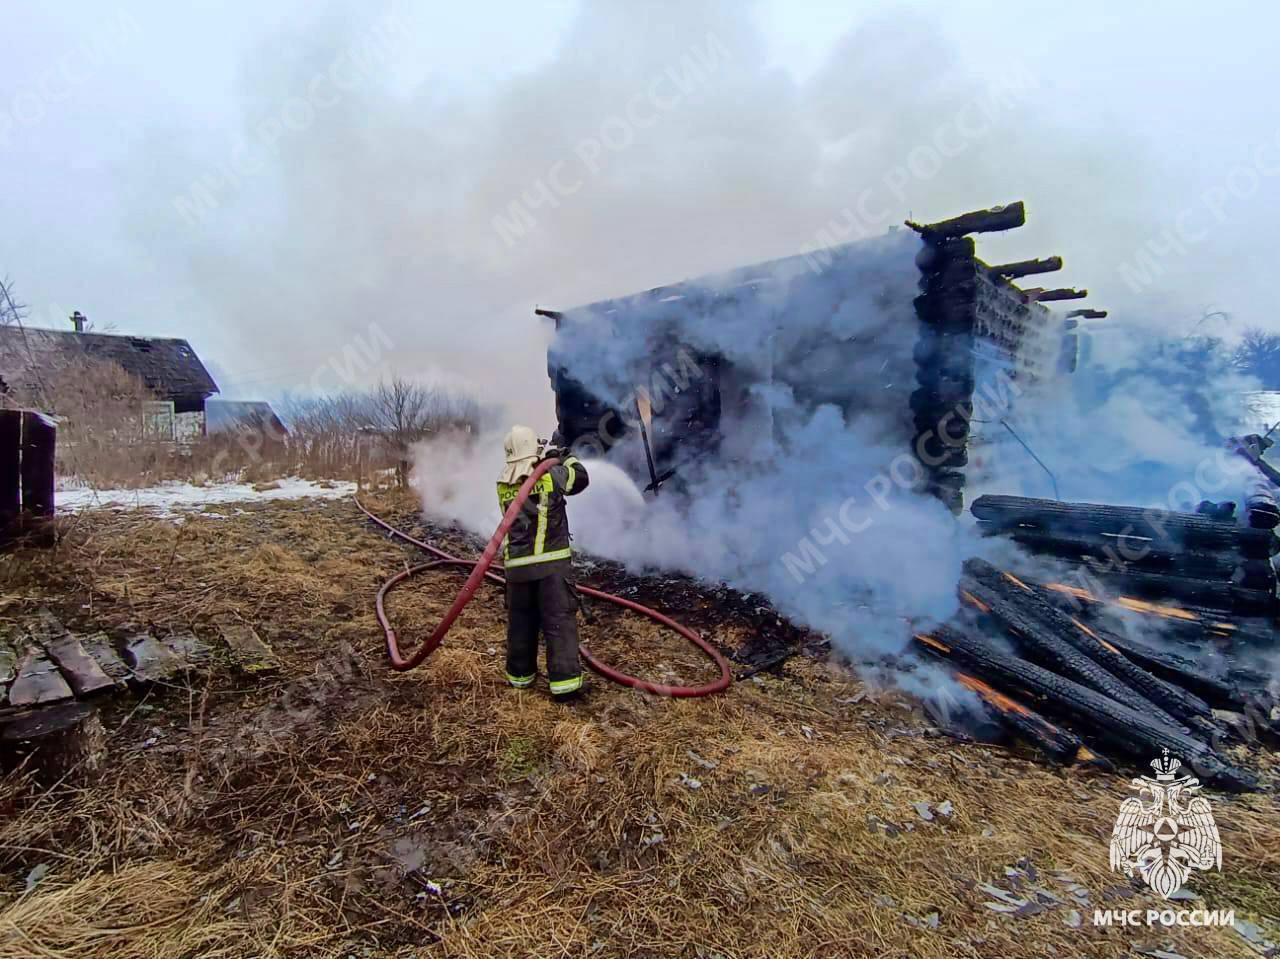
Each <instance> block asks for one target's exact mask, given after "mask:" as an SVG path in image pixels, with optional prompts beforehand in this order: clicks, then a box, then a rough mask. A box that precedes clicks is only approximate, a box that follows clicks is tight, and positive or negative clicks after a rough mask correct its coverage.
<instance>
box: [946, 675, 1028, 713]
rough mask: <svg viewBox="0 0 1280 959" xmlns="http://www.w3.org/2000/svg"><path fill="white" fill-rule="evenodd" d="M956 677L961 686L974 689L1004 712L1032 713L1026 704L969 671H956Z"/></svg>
mask: <svg viewBox="0 0 1280 959" xmlns="http://www.w3.org/2000/svg"><path fill="white" fill-rule="evenodd" d="M956 679H957V680H958V681H959V683H960V685H961V686H964V687H965V688H967V689H972V690H973V691H974V692H975V693H977V694H978V695H979V696H981V697H982V698H983V699H984V700H986V701H987V702H988V703H990V704H991V705H992V706H994V707H996V709H999V710H1001V711H1002V712H1006V713H1018V714H1019V715H1021V716H1030V715H1031V710H1029V709H1027V707H1026V706H1023V705H1022V704H1021V703H1020V702H1018V701H1017V700H1014V699H1010V698H1009V697H1008V696H1006V695H1005V694H1004V693H1002V692H1000V691H999V690H998V689H995V688H994V687H992V686H989V685H987V684H986V683H984V682H983V681H982V680H980V679H979V678H978V677H977V676H970V675H969V674H968V673H956Z"/></svg>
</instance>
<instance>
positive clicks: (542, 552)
mask: <svg viewBox="0 0 1280 959" xmlns="http://www.w3.org/2000/svg"><path fill="white" fill-rule="evenodd" d="M588 482H589V480H588V477H587V470H586V468H585V467H584V466H583V465H582V463H581V462H580V461H579V460H578V458H577V457H576V456H568V457H566V458H565V459H564V461H563V462H561V463H558V464H556V465H555V466H553V467H551V469H549V470H548V471H547V472H545V473H543V474H542V476H540V477H539V478H538V482H537V483H535V484H534V486H533V490H532V492H531V493H530V494H529V498H528V499H527V500H525V502H524V505H523V506H522V507H521V508H520V513H519V515H518V516H516V520H515V522H514V523H512V524H511V529H510V530H509V531H508V532H507V538H506V540H505V541H504V542H503V544H502V558H503V565H504V566H506V568H507V569H508V570H511V571H513V572H514V575H515V577H516V578H518V579H526V580H527V579H538V578H539V577H540V576H543V575H545V574H546V573H549V572H551V571H552V567H548V566H545V565H544V564H548V563H556V562H558V561H564V564H563V565H566V566H567V565H568V560H569V557H570V556H571V555H572V553H571V550H570V547H569V517H568V516H567V515H566V513H565V508H564V498H565V497H566V496H573V495H575V494H577V493H581V492H582V491H583V490H584V489H586V488H587V483H588ZM521 485H523V480H522V481H521V482H520V483H499V484H498V506H499V508H500V509H501V510H502V512H504V513H505V512H506V511H507V507H508V506H510V505H511V501H512V500H513V499H515V498H516V493H518V492H519V491H520V487H521ZM525 567H534V569H532V570H530V571H528V572H527V573H521V572H519V571H520V570H523V569H524V568H525ZM509 578H510V577H509Z"/></svg>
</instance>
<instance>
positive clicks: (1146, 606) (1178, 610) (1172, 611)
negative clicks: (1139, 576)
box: [1044, 583, 1200, 623]
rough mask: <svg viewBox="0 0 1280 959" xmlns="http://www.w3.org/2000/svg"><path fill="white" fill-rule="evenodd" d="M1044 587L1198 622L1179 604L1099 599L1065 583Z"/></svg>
mask: <svg viewBox="0 0 1280 959" xmlns="http://www.w3.org/2000/svg"><path fill="white" fill-rule="evenodd" d="M1044 588H1045V589H1051V590H1053V591H1054V592H1055V593H1065V594H1066V595H1068V596H1074V597H1075V598H1076V599H1083V600H1087V601H1089V602H1091V603H1108V604H1110V605H1113V606H1120V607H1122V608H1123V609H1127V610H1131V611H1132V612H1135V613H1143V614H1145V615H1148V616H1163V617H1165V618H1166V619H1181V620H1184V621H1187V622H1192V623H1198V622H1200V617H1199V616H1197V615H1196V614H1195V613H1192V612H1188V611H1187V610H1185V609H1183V608H1182V607H1180V606H1162V605H1161V604H1159V603H1152V602H1148V601H1147V600H1145V599H1138V598H1137V597H1136V596H1117V597H1116V598H1115V599H1114V600H1107V599H1100V598H1099V597H1097V596H1094V595H1093V593H1091V592H1089V591H1088V590H1087V589H1081V588H1080V587H1079V586H1068V585H1067V584H1066V583H1045V584H1044Z"/></svg>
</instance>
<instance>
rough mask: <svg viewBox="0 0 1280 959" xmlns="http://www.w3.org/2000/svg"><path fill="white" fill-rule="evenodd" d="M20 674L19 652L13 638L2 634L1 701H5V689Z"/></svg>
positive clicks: (0, 635) (0, 665) (0, 657)
mask: <svg viewBox="0 0 1280 959" xmlns="http://www.w3.org/2000/svg"><path fill="white" fill-rule="evenodd" d="M17 675H18V653H17V650H16V649H15V648H14V646H13V641H12V639H11V638H10V637H9V636H8V635H5V634H0V703H3V702H4V690H5V687H7V686H8V685H9V684H10V683H11V682H13V680H14V677H15V676H17Z"/></svg>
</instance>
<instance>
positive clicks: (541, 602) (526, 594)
mask: <svg viewBox="0 0 1280 959" xmlns="http://www.w3.org/2000/svg"><path fill="white" fill-rule="evenodd" d="M539 631H541V633H542V637H543V639H544V640H545V641H546V644H547V680H548V681H549V682H550V684H551V692H552V694H553V695H556V696H563V695H566V694H568V693H573V692H576V691H577V690H578V689H580V688H581V686H582V664H581V662H580V661H579V659H578V597H577V594H576V593H574V592H573V588H572V586H571V585H570V583H569V578H568V577H567V576H565V574H564V573H562V572H553V573H551V574H549V575H547V576H543V577H542V578H541V579H535V580H530V581H529V582H524V583H512V582H510V581H508V582H507V682H509V683H511V685H512V686H516V687H524V686H531V685H533V681H534V679H536V678H537V675H538V633H539Z"/></svg>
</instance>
